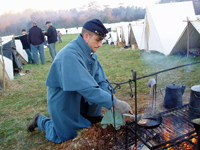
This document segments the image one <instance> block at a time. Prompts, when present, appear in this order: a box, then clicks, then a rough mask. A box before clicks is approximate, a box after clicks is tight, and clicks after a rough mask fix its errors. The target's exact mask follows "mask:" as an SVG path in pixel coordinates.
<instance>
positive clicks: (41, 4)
mask: <svg viewBox="0 0 200 150" xmlns="http://www.w3.org/2000/svg"><path fill="white" fill-rule="evenodd" d="M91 1H97V2H98V4H99V5H100V7H102V6H103V5H109V6H110V7H111V8H114V7H118V6H119V3H124V5H123V6H125V7H126V6H140V7H144V8H145V7H146V6H147V5H150V4H155V3H156V2H158V1H159V0H54V1H51V0H33V1H29V0H5V1H4V2H3V5H1V8H0V15H1V14H3V13H5V12H9V11H14V12H19V11H23V10H25V9H27V8H32V9H36V10H38V9H39V10H60V9H62V10H66V9H67V10H69V9H71V8H76V9H78V8H80V7H81V6H83V5H88V4H89V3H90V2H91Z"/></svg>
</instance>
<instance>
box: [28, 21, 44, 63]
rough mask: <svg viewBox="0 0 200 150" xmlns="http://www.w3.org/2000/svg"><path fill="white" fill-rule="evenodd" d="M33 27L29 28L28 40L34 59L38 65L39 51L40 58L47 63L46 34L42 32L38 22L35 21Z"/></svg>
mask: <svg viewBox="0 0 200 150" xmlns="http://www.w3.org/2000/svg"><path fill="white" fill-rule="evenodd" d="M32 26H33V27H32V28H31V29H30V30H29V34H28V37H27V38H28V42H29V43H30V45H31V50H32V53H33V59H34V62H35V64H36V65H38V64H39V61H38V51H39V54H40V59H41V62H42V64H45V56H44V34H43V33H42V29H40V28H39V27H38V26H37V23H36V22H35V21H33V23H32Z"/></svg>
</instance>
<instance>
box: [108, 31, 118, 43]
mask: <svg viewBox="0 0 200 150" xmlns="http://www.w3.org/2000/svg"><path fill="white" fill-rule="evenodd" d="M110 35H111V38H110V43H109V44H114V45H116V44H117V32H110Z"/></svg>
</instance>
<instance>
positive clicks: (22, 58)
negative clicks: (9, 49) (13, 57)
mask: <svg viewBox="0 0 200 150" xmlns="http://www.w3.org/2000/svg"><path fill="white" fill-rule="evenodd" d="M15 46H16V51H17V53H18V54H17V57H18V58H19V60H20V61H21V62H22V63H23V64H27V62H28V55H27V53H26V51H25V50H24V49H23V46H22V43H21V41H20V40H15Z"/></svg>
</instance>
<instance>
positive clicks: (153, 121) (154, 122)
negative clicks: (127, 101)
mask: <svg viewBox="0 0 200 150" xmlns="http://www.w3.org/2000/svg"><path fill="white" fill-rule="evenodd" d="M123 116H129V117H134V118H135V114H132V115H130V114H123ZM141 119H148V120H149V122H148V124H138V123H139V122H140V121H141ZM162 121H163V117H162V116H161V115H160V114H153V113H148V114H146V113H144V114H139V115H138V116H137V124H138V125H139V126H140V127H142V128H144V129H153V128H156V127H158V126H159V125H160V124H161V123H162Z"/></svg>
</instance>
